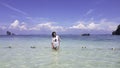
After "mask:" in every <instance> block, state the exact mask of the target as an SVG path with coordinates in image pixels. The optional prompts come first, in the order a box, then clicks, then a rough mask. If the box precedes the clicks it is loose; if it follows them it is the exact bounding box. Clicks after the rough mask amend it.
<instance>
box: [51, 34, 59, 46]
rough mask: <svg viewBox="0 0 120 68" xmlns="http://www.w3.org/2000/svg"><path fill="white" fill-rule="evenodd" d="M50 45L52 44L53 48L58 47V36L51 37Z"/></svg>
mask: <svg viewBox="0 0 120 68" xmlns="http://www.w3.org/2000/svg"><path fill="white" fill-rule="evenodd" d="M52 43H53V45H54V47H58V46H59V36H58V35H56V37H52Z"/></svg>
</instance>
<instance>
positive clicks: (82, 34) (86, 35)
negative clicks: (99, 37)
mask: <svg viewBox="0 0 120 68" xmlns="http://www.w3.org/2000/svg"><path fill="white" fill-rule="evenodd" d="M82 36H90V34H82Z"/></svg>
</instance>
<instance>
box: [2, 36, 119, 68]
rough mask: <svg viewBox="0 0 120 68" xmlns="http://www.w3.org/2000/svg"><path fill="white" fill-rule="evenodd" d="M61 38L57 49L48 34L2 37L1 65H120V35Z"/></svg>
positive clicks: (14, 67)
mask: <svg viewBox="0 0 120 68" xmlns="http://www.w3.org/2000/svg"><path fill="white" fill-rule="evenodd" d="M60 37H61V45H60V49H59V50H57V51H56V50H52V49H51V36H49V35H19V36H0V68H120V36H113V35H91V36H80V35H60Z"/></svg>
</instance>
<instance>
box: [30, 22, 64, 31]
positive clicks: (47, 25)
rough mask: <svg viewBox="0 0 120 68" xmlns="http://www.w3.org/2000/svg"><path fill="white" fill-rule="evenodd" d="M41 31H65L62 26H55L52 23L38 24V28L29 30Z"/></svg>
mask: <svg viewBox="0 0 120 68" xmlns="http://www.w3.org/2000/svg"><path fill="white" fill-rule="evenodd" d="M41 29H46V30H50V31H58V30H60V31H65V29H64V28H63V27H62V26H54V25H53V24H52V22H46V23H41V24H37V25H36V26H34V27H32V28H29V30H41Z"/></svg>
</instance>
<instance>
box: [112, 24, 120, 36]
mask: <svg viewBox="0 0 120 68" xmlns="http://www.w3.org/2000/svg"><path fill="white" fill-rule="evenodd" d="M112 35H120V25H118V27H117V29H116V30H115V31H113V32H112Z"/></svg>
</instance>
